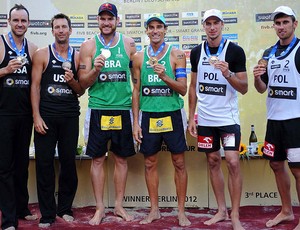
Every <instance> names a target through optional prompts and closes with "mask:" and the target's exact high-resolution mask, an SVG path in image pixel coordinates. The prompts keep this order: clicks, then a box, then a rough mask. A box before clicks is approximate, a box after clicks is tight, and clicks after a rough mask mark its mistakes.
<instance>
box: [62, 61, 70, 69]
mask: <svg viewBox="0 0 300 230" xmlns="http://www.w3.org/2000/svg"><path fill="white" fill-rule="evenodd" d="M61 67H62V68H63V69H71V67H72V64H71V62H69V61H64V62H63V63H62V65H61Z"/></svg>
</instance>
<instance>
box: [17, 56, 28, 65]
mask: <svg viewBox="0 0 300 230" xmlns="http://www.w3.org/2000/svg"><path fill="white" fill-rule="evenodd" d="M17 60H18V61H20V62H21V64H22V65H25V64H27V63H28V60H27V58H26V57H24V56H17Z"/></svg>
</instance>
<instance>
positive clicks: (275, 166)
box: [269, 161, 285, 172]
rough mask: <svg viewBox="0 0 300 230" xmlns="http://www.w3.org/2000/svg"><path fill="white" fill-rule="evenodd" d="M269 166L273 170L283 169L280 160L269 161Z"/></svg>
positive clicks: (282, 163)
mask: <svg viewBox="0 0 300 230" xmlns="http://www.w3.org/2000/svg"><path fill="white" fill-rule="evenodd" d="M269 164H270V167H271V169H272V170H273V171H275V172H276V171H280V170H283V169H284V167H285V166H284V162H282V161H270V163H269Z"/></svg>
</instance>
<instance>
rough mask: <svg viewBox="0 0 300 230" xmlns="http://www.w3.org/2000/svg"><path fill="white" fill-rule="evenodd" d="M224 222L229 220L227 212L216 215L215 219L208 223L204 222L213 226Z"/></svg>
mask: <svg viewBox="0 0 300 230" xmlns="http://www.w3.org/2000/svg"><path fill="white" fill-rule="evenodd" d="M223 220H228V213H227V212H222V213H221V212H217V214H216V215H214V217H213V218H211V219H210V220H207V221H204V224H205V225H212V224H215V223H218V222H220V221H223Z"/></svg>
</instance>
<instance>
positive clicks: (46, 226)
mask: <svg viewBox="0 0 300 230" xmlns="http://www.w3.org/2000/svg"><path fill="white" fill-rule="evenodd" d="M50 226H51V224H50V223H39V228H49V227H50Z"/></svg>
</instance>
